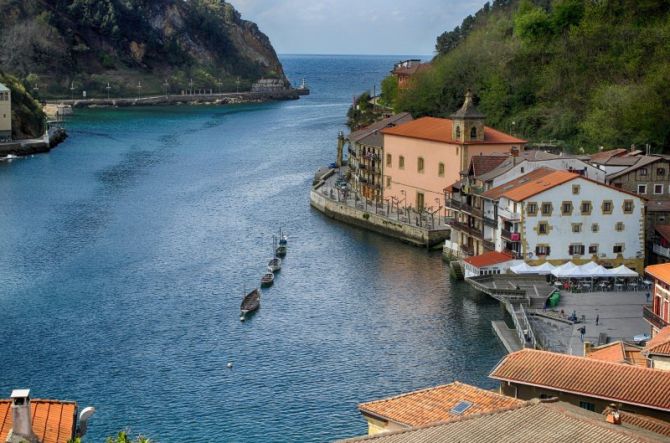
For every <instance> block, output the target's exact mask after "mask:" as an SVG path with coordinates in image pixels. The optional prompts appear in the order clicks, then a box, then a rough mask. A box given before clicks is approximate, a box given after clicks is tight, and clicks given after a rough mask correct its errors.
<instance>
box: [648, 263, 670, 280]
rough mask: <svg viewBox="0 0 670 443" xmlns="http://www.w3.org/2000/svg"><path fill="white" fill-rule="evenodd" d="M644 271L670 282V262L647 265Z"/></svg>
mask: <svg viewBox="0 0 670 443" xmlns="http://www.w3.org/2000/svg"><path fill="white" fill-rule="evenodd" d="M644 272H646V273H647V274H649V275H651V276H652V277H654V278H656V279H658V280H661V281H663V282H665V283H668V284H670V263H662V264H660V265H651V266H647V267H646V268H644Z"/></svg>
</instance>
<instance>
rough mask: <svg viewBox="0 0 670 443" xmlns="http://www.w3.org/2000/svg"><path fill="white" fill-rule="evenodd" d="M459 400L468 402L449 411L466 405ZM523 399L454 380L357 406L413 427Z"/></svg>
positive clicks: (500, 407)
mask: <svg viewBox="0 0 670 443" xmlns="http://www.w3.org/2000/svg"><path fill="white" fill-rule="evenodd" d="M462 402H468V403H469V404H470V406H469V407H468V408H467V409H465V410H463V411H462V412H461V413H457V412H454V411H452V409H453V408H454V407H455V406H456V405H459V404H461V405H463V406H465V405H466V404H465V403H462ZM523 403H524V402H523V401H521V400H517V399H515V398H512V397H507V396H504V395H500V394H497V393H495V392H492V391H487V390H485V389H481V388H478V387H476V386H470V385H468V384H464V383H459V382H454V383H451V384H448V385H443V386H437V387H434V388H428V389H422V390H420V391H414V392H409V393H407V394H402V395H398V396H395V397H389V398H385V399H382V400H376V401H371V402H367V403H362V404H360V405H358V409H360V410H361V412H363V413H364V414H368V415H374V416H376V417H379V418H382V419H384V420H389V421H393V422H396V423H400V424H403V425H407V426H412V427H413V426H422V425H427V424H431V423H437V422H442V421H445V420H449V419H452V418H457V417H462V416H465V415H471V414H479V413H482V412H491V411H496V410H499V409H506V408H509V407H511V406H518V405H521V404H523Z"/></svg>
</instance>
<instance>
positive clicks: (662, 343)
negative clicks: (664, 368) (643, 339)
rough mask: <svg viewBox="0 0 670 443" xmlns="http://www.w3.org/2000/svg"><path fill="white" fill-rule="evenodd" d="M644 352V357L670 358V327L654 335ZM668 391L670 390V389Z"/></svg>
mask: <svg viewBox="0 0 670 443" xmlns="http://www.w3.org/2000/svg"><path fill="white" fill-rule="evenodd" d="M642 352H643V353H644V355H662V356H665V357H670V326H666V327H665V328H663V329H661V330H660V331H658V334H656V335H654V336H653V337H652V339H651V340H649V341H648V342H647V344H646V346H645V347H644V350H643V351H642ZM668 389H670V387H669V388H668Z"/></svg>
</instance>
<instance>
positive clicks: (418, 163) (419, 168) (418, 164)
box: [416, 157, 423, 173]
mask: <svg viewBox="0 0 670 443" xmlns="http://www.w3.org/2000/svg"><path fill="white" fill-rule="evenodd" d="M416 170H417V172H421V173H423V157H419V158H418V159H417V160H416Z"/></svg>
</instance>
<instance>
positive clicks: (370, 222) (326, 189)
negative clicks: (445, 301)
mask: <svg viewBox="0 0 670 443" xmlns="http://www.w3.org/2000/svg"><path fill="white" fill-rule="evenodd" d="M343 169H344V168H343ZM340 172H341V171H340V169H329V170H328V171H327V172H325V173H323V174H322V175H320V177H318V178H317V179H316V183H315V184H314V185H313V186H312V189H311V191H310V204H311V206H312V207H313V208H315V209H316V210H318V211H320V212H322V213H323V214H325V215H326V216H328V217H330V218H333V219H335V220H338V221H341V222H344V223H347V224H350V225H353V226H357V227H359V228H363V229H367V230H370V231H373V232H377V233H379V234H383V235H386V236H388V237H393V238H396V239H399V240H401V241H403V242H406V243H409V244H412V245H415V246H419V247H425V248H429V249H430V248H434V247H442V244H443V243H444V240H446V239H448V238H449V236H450V233H451V229H450V227H449V225H448V224H447V223H446V220H445V219H444V218H443V217H440V216H439V215H437V216H435V215H434V214H430V213H428V212H425V211H424V212H423V213H417V212H416V211H414V210H412V209H411V208H402V207H399V208H395V207H390V206H389V205H388V204H386V205H383V206H382V205H379V206H378V205H374V204H370V203H368V202H366V201H365V200H357V199H356V198H355V196H352V195H350V193H348V192H345V191H343V190H341V189H340V188H338V187H337V183H336V182H337V179H338V177H339V173H340Z"/></svg>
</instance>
